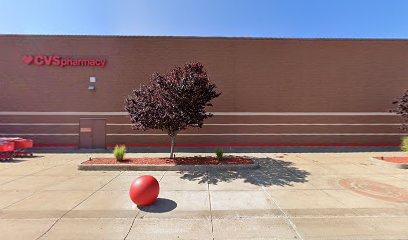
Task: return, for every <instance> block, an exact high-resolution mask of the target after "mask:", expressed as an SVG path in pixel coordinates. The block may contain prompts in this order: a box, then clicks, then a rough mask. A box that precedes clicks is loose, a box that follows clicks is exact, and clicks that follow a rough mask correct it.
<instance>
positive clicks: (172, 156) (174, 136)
mask: <svg viewBox="0 0 408 240" xmlns="http://www.w3.org/2000/svg"><path fill="white" fill-rule="evenodd" d="M176 136H177V134H172V135H170V138H171V148H170V158H174V145H175V143H176Z"/></svg>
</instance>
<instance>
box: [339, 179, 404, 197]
mask: <svg viewBox="0 0 408 240" xmlns="http://www.w3.org/2000/svg"><path fill="white" fill-rule="evenodd" d="M339 184H340V185H341V186H342V187H344V188H346V189H349V190H351V191H353V192H355V193H358V194H361V195H364V196H367V197H371V198H375V199H380V200H384V201H389V202H406V203H408V191H407V190H405V189H402V188H399V187H395V186H393V185H389V184H385V183H381V182H376V181H372V180H368V179H363V178H346V179H342V180H340V181H339Z"/></svg>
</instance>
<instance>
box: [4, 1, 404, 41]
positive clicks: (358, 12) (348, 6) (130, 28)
mask: <svg viewBox="0 0 408 240" xmlns="http://www.w3.org/2000/svg"><path fill="white" fill-rule="evenodd" d="M0 9H1V15H0V23H1V24H0V34H81V35H82V34H85V35H149V36H150V35H151V36H168V35H172V36H228V37H287V38H291V37H292V38H293V37H295V38H408V0H269V1H268V0H110V1H108V0H66V1H63V0H61V1H59V0H52V1H51V0H35V1H31V0H26V1H22V0H0Z"/></svg>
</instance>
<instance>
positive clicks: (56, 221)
mask: <svg viewBox="0 0 408 240" xmlns="http://www.w3.org/2000/svg"><path fill="white" fill-rule="evenodd" d="M122 173H123V172H120V173H119V174H118V175H116V176H115V177H113V178H112V179H111V180H109V181H108V182H107V183H105V184H104V185H103V186H101V187H100V188H98V189H97V190H95V191H94V192H93V193H91V194H90V195H89V196H88V197H86V198H85V199H84V200H82V201H81V202H80V203H78V204H76V205H75V206H74V207H72V208H71V209H69V210H68V211H67V212H65V213H64V214H63V215H62V216H61V217H59V218H58V219H57V220H55V222H54V223H53V224H52V225H51V226H50V227H49V228H48V229H47V231H45V232H44V233H43V234H41V235H40V236H39V237H38V238H36V240H38V239H41V238H42V237H43V236H45V235H46V234H47V233H48V232H49V231H50V230H51V229H52V228H53V227H54V226H55V225H56V224H57V223H58V222H59V221H60V220H61V219H62V218H63V217H64V216H65V215H67V214H68V213H69V212H71V211H72V210H73V209H75V208H76V207H78V206H79V205H81V204H82V203H83V202H85V201H86V200H88V199H89V198H90V197H92V196H93V195H94V194H95V193H97V192H98V191H99V190H101V189H102V188H104V187H105V186H106V185H108V184H109V183H111V182H112V181H113V180H115V179H116V178H117V177H119V176H120V175H122Z"/></svg>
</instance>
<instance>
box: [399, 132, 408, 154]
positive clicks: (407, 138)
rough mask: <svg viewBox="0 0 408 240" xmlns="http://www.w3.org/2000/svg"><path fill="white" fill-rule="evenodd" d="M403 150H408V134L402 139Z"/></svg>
mask: <svg viewBox="0 0 408 240" xmlns="http://www.w3.org/2000/svg"><path fill="white" fill-rule="evenodd" d="M401 150H402V151H404V152H408V136H403V137H402V139H401Z"/></svg>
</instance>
